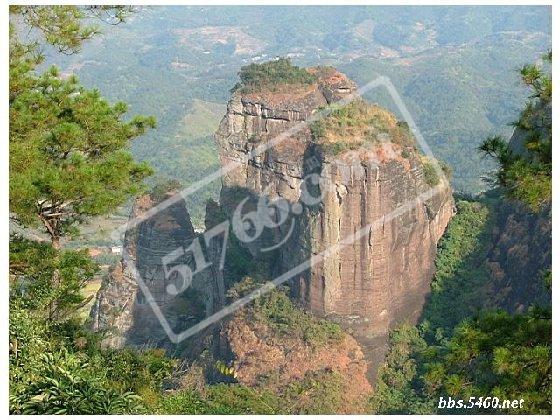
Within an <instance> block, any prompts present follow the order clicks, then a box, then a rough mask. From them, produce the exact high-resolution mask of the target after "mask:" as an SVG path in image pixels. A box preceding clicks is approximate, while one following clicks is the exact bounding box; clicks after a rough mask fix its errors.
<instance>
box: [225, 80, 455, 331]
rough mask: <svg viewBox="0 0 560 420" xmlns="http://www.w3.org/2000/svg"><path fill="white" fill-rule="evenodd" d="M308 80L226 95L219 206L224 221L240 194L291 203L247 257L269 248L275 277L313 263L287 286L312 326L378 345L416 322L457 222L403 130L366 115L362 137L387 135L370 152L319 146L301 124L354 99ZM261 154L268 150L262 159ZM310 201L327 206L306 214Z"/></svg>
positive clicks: (447, 195) (341, 144)
mask: <svg viewBox="0 0 560 420" xmlns="http://www.w3.org/2000/svg"><path fill="white" fill-rule="evenodd" d="M311 71H314V72H316V74H317V75H318V76H319V78H318V81H317V83H314V84H312V85H309V86H293V87H284V88H283V89H277V90H274V91H257V92H255V91H253V92H249V93H241V92H240V91H238V92H235V93H234V94H233V96H232V98H231V100H230V102H229V103H228V107H227V113H226V115H225V117H224V118H223V120H222V121H221V123H220V126H219V129H218V131H217V133H216V139H217V142H218V145H219V153H220V158H221V161H222V165H223V167H224V168H226V170H227V173H226V175H225V176H224V178H223V189H222V194H221V204H222V205H223V206H224V208H226V209H227V210H228V211H229V213H230V215H231V214H234V210H235V208H236V206H237V205H238V204H239V203H240V200H239V198H240V197H242V196H243V194H240V192H241V193H242V192H245V193H247V194H249V195H252V196H254V197H255V200H256V199H258V198H259V197H263V196H265V197H267V198H268V199H270V200H275V199H276V200H277V199H283V200H286V201H287V202H288V203H289V209H290V217H288V219H287V221H286V222H285V223H284V224H282V225H281V226H273V227H271V228H270V229H268V232H267V234H266V235H265V234H263V235H261V236H262V237H261V238H259V240H257V241H253V242H249V243H248V244H247V246H248V247H249V249H251V252H252V253H254V254H255V255H259V257H260V258H266V254H267V253H268V251H266V252H263V248H265V249H266V248H275V249H274V252H273V254H272V255H273V259H274V261H275V262H276V270H275V272H274V273H271V274H272V275H278V274H282V273H285V272H287V271H288V270H291V269H293V268H294V267H297V266H298V265H299V264H301V263H303V262H304V261H307V260H309V259H310V258H314V259H313V261H314V262H316V264H314V265H313V266H312V267H310V268H309V269H307V270H304V271H302V272H300V273H297V274H295V275H294V276H292V279H293V280H292V282H293V283H292V284H293V286H294V287H293V290H294V294H295V295H296V297H297V298H298V299H299V300H300V301H301V302H302V303H303V304H304V305H305V306H306V307H307V308H309V309H310V310H312V311H313V312H315V313H317V314H321V315H327V316H333V317H336V318H338V319H339V320H340V321H342V322H343V323H349V324H352V325H353V326H354V328H356V329H358V330H360V331H361V332H363V333H365V334H373V335H378V334H384V333H385V332H387V331H388V329H389V328H390V327H391V326H392V325H393V324H394V323H395V322H396V321H398V320H403V319H405V318H411V319H413V318H415V317H416V316H418V315H419V312H420V310H421V307H422V304H423V300H424V296H425V295H426V293H427V292H428V290H429V283H430V279H431V277H432V275H433V271H434V265H433V261H434V257H435V252H436V244H437V241H438V240H439V238H440V237H441V235H442V234H443V232H444V230H445V227H446V225H447V223H448V221H449V219H450V217H451V216H452V214H453V211H454V210H453V209H454V205H453V199H452V196H451V190H450V188H449V186H448V184H447V182H444V181H443V180H440V181H439V183H438V184H437V185H436V186H435V187H433V188H432V187H431V186H430V185H428V183H427V182H426V179H425V178H426V177H425V174H424V166H425V157H422V156H420V154H419V153H418V152H416V150H415V147H414V146H413V145H412V143H411V142H407V141H403V139H402V137H403V131H407V130H406V128H403V125H402V123H399V122H398V121H397V119H396V118H395V117H394V116H392V115H391V114H389V113H388V112H387V111H385V110H382V109H380V108H378V107H375V106H371V105H366V104H365V103H364V105H363V106H364V107H372V108H371V110H370V109H368V110H367V113H365V114H367V115H369V114H371V115H374V116H375V117H376V118H377V119H375V118H374V119H368V120H367V121H366V123H367V124H366V125H368V124H370V125H371V124H374V123H373V122H372V121H379V122H380V123H382V125H381V126H379V127H376V130H375V132H376V134H377V140H371V139H369V140H367V141H362V140H363V139H359V141H358V140H356V138H354V137H356V136H354V137H353V138H345V137H344V136H342V138H338V139H335V140H332V139H330V140H329V141H319V140H318V138H317V136H316V134H315V133H313V131H312V130H311V129H310V127H309V126H307V125H306V124H305V123H303V121H305V120H306V119H307V118H309V117H310V116H311V115H313V114H314V113H316V112H317V111H318V110H319V109H321V108H323V107H327V106H329V105H332V104H333V102H334V101H336V100H338V99H341V98H344V97H346V96H347V95H349V94H352V93H353V92H355V89H356V88H355V85H354V84H353V83H352V82H351V81H350V80H348V79H347V78H346V76H344V75H343V74H341V73H338V72H336V71H335V70H329V71H324V70H321V71H319V70H316V69H314V70H311ZM359 112H361V111H359ZM368 118H369V117H368ZM359 123H360V122H359V121H358V123H357V124H358V125H359ZM338 124H339V125H340V123H338ZM348 124H349V125H350V126H352V124H354V123H353V122H349V123H348ZM374 125H375V124H374ZM351 128H352V129H354V128H353V127H351ZM362 128H364V130H365V131H364V132H366V133H368V130H369V128H370V127H368V126H366V127H362ZM354 131H355V130H354ZM354 131H352V130H350V131H348V133H350V134H352V133H354ZM327 138H328V136H327ZM266 142H271V144H272V145H271V147H268V148H265V149H264V150H262V149H258V148H259V147H264V145H265V144H266ZM349 142H350V143H349ZM261 150H262V151H261ZM317 180H319V183H318V185H317ZM309 196H315V197H318V196H320V197H321V198H322V199H321V200H316V201H317V202H312V203H311V204H310V203H309V201H310V200H309ZM311 201H313V200H311ZM284 207H286V206H284ZM252 208H253V209H254V208H255V206H253V207H252ZM276 217H277V219H278V218H279V217H280V216H278V215H277V216H276ZM352 235H356V236H355V237H354V238H352V239H351V240H349V239H350V238H351V237H352ZM287 236H289V238H287V239H286V237H287ZM345 239H346V240H348V244H347V245H345V246H339V247H338V248H337V245H340V244H341V243H343V242H344V241H345ZM284 241H285V242H284ZM281 243H282V245H281V246H278V247H270V246H268V247H266V246H265V245H270V244H273V245H278V244H281ZM333 246H334V247H335V248H336V249H333V248H332V247H333ZM327 250H329V251H328V252H330V254H329V255H327V256H325V257H322V256H321V255H322V253H324V252H326V251H327ZM317 256H319V258H317Z"/></svg>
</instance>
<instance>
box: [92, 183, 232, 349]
mask: <svg viewBox="0 0 560 420" xmlns="http://www.w3.org/2000/svg"><path fill="white" fill-rule="evenodd" d="M170 195H172V194H171V193H170V194H168V195H167V197H169V196H170ZM156 204H157V201H155V200H154V199H153V198H152V197H150V196H149V195H145V196H142V197H140V198H139V199H138V200H137V201H136V203H135V205H134V207H133V210H132V213H131V216H130V218H131V219H134V218H136V217H138V216H141V215H142V214H143V213H145V212H146V211H147V210H149V209H150V208H152V207H153V206H155V205H156ZM195 237H196V234H195V232H194V229H193V226H192V224H191V220H190V216H189V214H188V212H187V210H186V208H185V203H184V201H183V200H179V201H177V202H176V203H174V204H172V205H171V206H169V207H167V208H165V209H164V210H162V211H160V212H158V213H156V214H155V215H153V216H151V217H149V218H147V219H145V220H143V221H142V222H141V223H139V224H138V226H137V227H135V228H133V229H131V230H129V231H128V232H127V233H126V235H125V239H124V243H123V253H124V257H123V259H122V260H121V261H120V262H119V263H118V264H117V265H116V267H115V268H114V269H113V270H112V271H111V272H110V273H109V276H108V278H107V279H106V280H105V281H104V282H103V284H102V286H101V289H100V291H99V292H98V295H97V300H96V302H95V304H94V306H93V309H92V316H91V317H92V323H93V328H94V329H95V330H104V331H107V332H108V333H109V335H108V338H107V339H106V340H105V343H106V344H107V345H109V346H113V347H121V346H123V345H132V346H145V345H148V346H156V347H163V348H168V349H171V348H173V347H174V346H173V344H172V343H171V342H170V341H169V340H168V337H167V333H166V332H165V330H164V328H163V327H162V325H161V323H160V321H159V320H158V318H157V317H156V316H155V313H154V310H153V309H152V307H151V306H150V304H149V302H148V299H150V298H151V299H152V300H153V303H155V305H156V306H157V307H158V308H159V309H160V310H161V312H162V314H163V315H164V317H165V319H166V320H167V322H169V324H170V327H171V328H172V329H173V330H174V331H175V332H181V331H183V330H185V329H186V328H188V327H189V326H190V325H193V324H195V323H196V322H198V321H200V320H201V319H204V318H205V317H206V316H209V315H211V314H212V313H214V312H215V311H216V310H217V309H219V307H220V304H221V303H220V302H221V300H220V299H221V298H222V297H223V294H224V293H223V284H222V277H221V273H219V274H220V275H212V273H211V272H210V271H207V272H203V273H200V274H196V275H195V276H194V277H193V281H192V287H191V288H188V289H186V290H185V292H184V293H180V294H175V293H173V288H176V287H180V286H181V284H180V282H181V281H182V280H181V278H179V276H174V275H166V273H165V270H164V265H163V261H162V257H164V256H165V255H168V254H169V253H170V252H172V251H175V250H177V249H178V248H180V247H188V246H189V245H190V244H191V243H192V241H193V240H194V239H195ZM217 253H219V252H217V250H216V249H215V247H214V243H211V244H210V246H209V247H208V254H209V255H214V254H217ZM173 264H187V265H188V266H189V267H191V268H192V269H193V270H194V265H193V261H192V256H191V255H184V256H181V257H179V258H177V259H176V260H174V261H173ZM139 279H141V280H142V282H143V284H145V285H146V287H147V288H148V289H149V291H150V295H151V296H145V295H144V293H143V292H142V289H141V288H140V286H139V281H138V280H139Z"/></svg>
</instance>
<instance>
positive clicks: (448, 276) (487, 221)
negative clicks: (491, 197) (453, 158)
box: [423, 200, 494, 333]
mask: <svg viewBox="0 0 560 420" xmlns="http://www.w3.org/2000/svg"><path fill="white" fill-rule="evenodd" d="M456 206H457V214H456V215H455V217H454V218H453V219H451V221H450V223H449V225H448V226H447V230H446V232H445V234H444V236H443V237H442V238H441V239H440V242H439V244H438V250H437V255H436V260H435V265H436V273H435V275H434V278H433V279H432V283H431V289H432V290H431V291H432V293H431V295H430V296H429V298H428V301H427V303H426V305H425V307H424V314H423V319H424V320H425V321H427V322H428V323H429V324H430V326H431V328H432V329H433V331H436V330H438V329H440V328H442V329H444V330H445V331H446V332H447V333H450V332H451V330H452V329H453V328H454V327H455V326H456V325H457V324H458V323H459V322H460V321H461V320H462V319H464V318H466V317H469V316H472V315H474V314H475V313H476V312H477V311H478V310H479V309H483V308H484V307H485V305H488V304H489V301H490V296H489V295H488V293H489V291H488V290H487V286H488V285H489V283H490V273H489V272H488V269H487V268H486V255H487V253H488V250H489V247H490V245H491V241H492V230H491V229H492V225H493V223H492V221H493V217H494V216H493V213H492V209H491V207H490V206H489V205H486V204H484V203H482V202H476V201H472V202H470V201H464V200H458V201H457V203H456ZM450 302H453V304H452V305H450V304H449V303H450Z"/></svg>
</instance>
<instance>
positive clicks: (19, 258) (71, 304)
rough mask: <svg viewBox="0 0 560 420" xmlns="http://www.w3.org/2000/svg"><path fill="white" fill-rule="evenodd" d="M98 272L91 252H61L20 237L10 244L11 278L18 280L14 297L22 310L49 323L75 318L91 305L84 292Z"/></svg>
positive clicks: (12, 290) (15, 282)
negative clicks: (89, 254) (80, 309)
mask: <svg viewBox="0 0 560 420" xmlns="http://www.w3.org/2000/svg"><path fill="white" fill-rule="evenodd" d="M97 270H98V266H97V264H96V263H95V262H94V261H92V259H91V258H90V257H89V256H88V255H87V251H71V250H64V251H59V250H56V249H54V248H53V247H52V246H51V245H50V244H46V243H37V242H32V241H29V240H25V239H21V238H18V237H12V238H11V240H10V274H11V275H13V276H14V279H15V280H14V282H13V284H12V285H11V288H10V294H11V295H12V296H13V297H14V298H17V299H18V300H19V303H20V305H21V306H22V307H24V308H27V309H30V310H34V311H37V312H38V313H39V314H40V315H41V316H43V317H46V318H48V319H51V320H54V319H56V320H63V319H67V318H69V317H72V316H74V315H75V313H76V311H77V310H79V308H81V307H82V306H83V305H84V304H85V303H87V302H85V301H84V297H83V296H82V289H83V288H84V286H85V285H86V284H87V283H88V282H89V281H91V280H92V279H93V276H94V275H95V273H96V272H97ZM55 273H56V276H55Z"/></svg>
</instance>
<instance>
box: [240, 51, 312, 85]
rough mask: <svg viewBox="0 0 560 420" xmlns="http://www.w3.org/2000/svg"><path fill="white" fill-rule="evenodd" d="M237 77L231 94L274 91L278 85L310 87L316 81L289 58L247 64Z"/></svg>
mask: <svg viewBox="0 0 560 420" xmlns="http://www.w3.org/2000/svg"><path fill="white" fill-rule="evenodd" d="M238 75H239V79H241V81H240V82H239V83H237V84H236V85H235V86H234V87H233V89H232V90H231V92H232V93H233V92H235V91H240V92H242V93H248V92H252V91H255V90H275V89H276V88H277V87H278V86H280V85H310V84H312V83H314V82H315V81H316V80H317V77H316V76H314V75H312V74H311V73H309V72H308V71H307V70H306V69H304V68H301V67H298V66H294V65H293V64H292V62H291V61H290V59H289V58H279V59H278V60H273V61H268V62H266V63H261V64H256V63H253V64H249V65H248V66H243V67H241V70H240V71H239V73H238Z"/></svg>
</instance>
